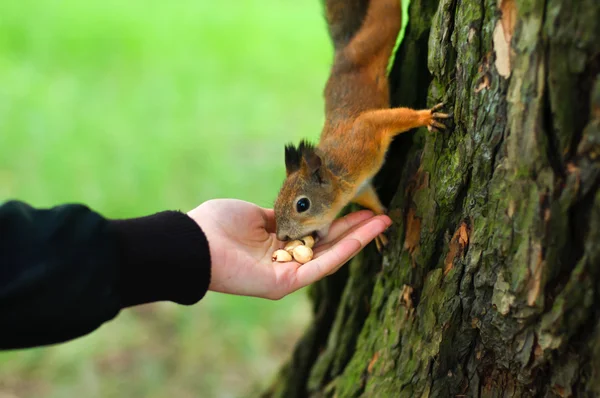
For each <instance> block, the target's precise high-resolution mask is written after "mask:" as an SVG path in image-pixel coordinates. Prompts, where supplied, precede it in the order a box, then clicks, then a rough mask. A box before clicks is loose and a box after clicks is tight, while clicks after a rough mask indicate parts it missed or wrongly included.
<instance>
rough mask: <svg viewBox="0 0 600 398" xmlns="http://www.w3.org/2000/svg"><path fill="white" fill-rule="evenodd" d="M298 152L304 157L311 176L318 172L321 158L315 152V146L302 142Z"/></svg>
mask: <svg viewBox="0 0 600 398" xmlns="http://www.w3.org/2000/svg"><path fill="white" fill-rule="evenodd" d="M298 151H299V152H300V154H301V155H302V159H303V160H304V162H305V164H306V167H307V168H308V172H309V173H310V174H314V173H316V172H318V171H319V168H320V167H321V158H320V157H319V155H317V153H316V152H315V146H314V145H313V144H311V143H309V142H308V141H305V140H302V141H300V145H299V146H298Z"/></svg>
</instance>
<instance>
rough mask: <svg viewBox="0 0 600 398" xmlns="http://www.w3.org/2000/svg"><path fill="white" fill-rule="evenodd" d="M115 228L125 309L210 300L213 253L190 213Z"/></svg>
mask: <svg viewBox="0 0 600 398" xmlns="http://www.w3.org/2000/svg"><path fill="white" fill-rule="evenodd" d="M110 224H111V228H113V229H114V231H115V232H116V236H117V239H118V244H119V249H120V252H121V259H122V261H121V262H120V267H119V268H120V270H119V282H118V284H117V288H118V290H119V292H120V296H121V299H122V304H123V307H130V306H133V305H138V304H144V303H151V302H155V301H165V300H167V301H173V302H176V303H179V304H185V305H191V304H194V303H197V302H198V301H199V300H200V299H201V298H202V297H204V295H205V294H206V291H207V290H208V286H209V283H210V265H211V264H210V250H209V247H208V241H207V239H206V236H205V235H204V233H203V232H202V230H201V229H200V227H199V226H198V224H196V222H195V221H194V220H192V219H191V218H190V217H189V216H188V215H186V214H184V213H181V212H178V211H165V212H161V213H157V214H154V215H151V216H147V217H141V218H133V219H128V220H113V221H110Z"/></svg>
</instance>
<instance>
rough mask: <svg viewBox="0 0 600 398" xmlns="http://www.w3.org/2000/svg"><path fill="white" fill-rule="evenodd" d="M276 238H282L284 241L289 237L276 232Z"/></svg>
mask: <svg viewBox="0 0 600 398" xmlns="http://www.w3.org/2000/svg"><path fill="white" fill-rule="evenodd" d="M277 239H279V240H282V241H286V240H289V239H290V237H289V236H287V235H286V234H283V233H280V232H278V233H277Z"/></svg>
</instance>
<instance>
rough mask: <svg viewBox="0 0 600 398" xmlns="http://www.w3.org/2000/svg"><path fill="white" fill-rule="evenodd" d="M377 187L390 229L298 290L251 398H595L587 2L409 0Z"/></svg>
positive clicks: (595, 234)
mask: <svg viewBox="0 0 600 398" xmlns="http://www.w3.org/2000/svg"><path fill="white" fill-rule="evenodd" d="M409 15H410V20H409V22H408V27H407V31H406V36H405V38H404V41H403V42H402V44H401V46H400V48H399V50H398V52H397V55H396V59H395V64H394V67H393V68H392V72H391V75H390V79H391V87H392V97H393V99H394V102H395V105H403V106H412V107H416V108H422V107H425V106H427V105H429V106H431V105H433V104H435V103H437V102H440V101H443V102H445V103H446V110H448V111H450V112H452V114H453V115H454V119H453V120H452V121H450V122H449V123H448V124H449V129H448V130H447V131H446V132H441V133H428V132H427V131H426V130H425V129H422V130H419V131H417V132H414V133H407V134H404V135H403V136H399V137H398V138H397V139H396V140H395V142H394V144H393V146H392V149H391V150H390V152H389V154H388V160H387V163H386V166H385V167H384V169H383V170H382V172H381V173H380V175H379V176H378V178H377V185H378V187H379V188H380V190H379V191H380V194H381V196H382V199H383V201H384V203H388V204H389V209H390V211H389V214H390V216H391V217H392V219H393V220H394V226H393V228H392V229H391V230H390V231H389V233H388V235H389V237H390V244H389V246H388V248H387V250H386V251H385V253H384V255H383V256H380V255H379V254H378V253H377V252H376V250H375V248H374V247H373V246H374V245H372V246H370V247H368V248H367V249H365V250H364V251H363V252H362V253H361V254H360V255H359V256H358V257H357V258H355V259H354V260H353V261H352V262H351V263H350V264H349V265H347V266H345V267H344V268H342V270H341V271H340V272H338V273H337V274H336V275H334V276H332V277H329V278H327V279H325V280H323V281H321V282H319V283H317V284H315V285H314V286H313V287H312V290H311V298H312V300H313V303H314V321H313V323H312V324H311V325H310V327H309V328H308V330H307V331H306V333H305V335H304V337H303V338H302V339H301V341H300V342H299V343H298V345H297V347H296V350H295V352H294V353H293V356H292V358H291V359H290V361H289V363H288V364H287V365H286V366H285V367H284V368H283V369H282V370H281V372H280V374H279V375H278V377H277V379H276V380H275V382H274V383H273V385H272V386H271V388H270V389H269V391H268V392H266V393H265V394H264V396H265V397H285V398H290V397H305V396H311V397H358V396H368V397H447V396H484V397H499V396H519V397H520V396H524V397H529V396H548V397H553V396H559V397H568V396H577V397H585V396H590V397H591V396H599V395H600V323H599V319H600V317H599V315H600V310H599V308H600V190H599V187H600V78H599V77H600V2H599V1H598V0H516V1H515V0H412V2H411V5H410V9H409Z"/></svg>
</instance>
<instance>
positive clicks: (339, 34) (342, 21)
mask: <svg viewBox="0 0 600 398" xmlns="http://www.w3.org/2000/svg"><path fill="white" fill-rule="evenodd" d="M324 3H325V18H326V19H327V26H328V27H329V35H330V36H331V40H332V41H333V45H334V47H335V50H336V51H337V50H338V49H340V48H344V47H346V45H348V43H349V42H350V40H351V39H352V38H353V37H354V35H355V34H356V32H358V30H359V29H360V27H361V26H362V24H363V21H364V19H365V17H366V15H367V9H368V7H369V0H324Z"/></svg>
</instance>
